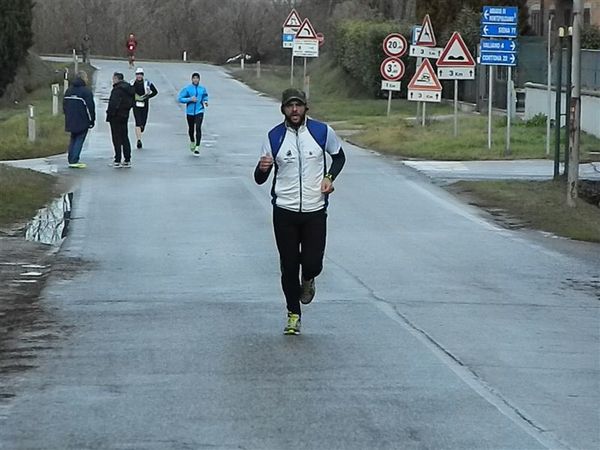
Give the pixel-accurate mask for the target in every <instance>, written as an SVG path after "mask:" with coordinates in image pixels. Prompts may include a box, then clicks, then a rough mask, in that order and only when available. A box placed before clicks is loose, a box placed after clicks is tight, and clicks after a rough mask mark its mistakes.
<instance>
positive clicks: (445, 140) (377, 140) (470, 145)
mask: <svg viewBox="0 0 600 450" xmlns="http://www.w3.org/2000/svg"><path fill="white" fill-rule="evenodd" d="M371 125H372V126H369V127H365V129H364V130H363V131H362V132H361V133H359V134H357V135H356V136H353V137H352V140H353V141H354V142H356V143H357V144H359V145H361V146H364V147H368V148H372V149H375V150H378V151H381V152H385V153H390V154H394V155H398V156H403V157H408V158H423V159H437V160H459V161H461V160H492V159H496V160H497V159H527V158H533V159H543V158H546V152H545V148H546V146H545V139H546V128H545V127H542V126H530V125H527V124H526V123H525V122H523V121H520V120H517V121H516V122H515V123H513V124H512V127H511V145H510V153H508V154H507V152H506V123H505V120H500V119H498V120H496V121H495V122H494V124H493V128H492V148H491V149H488V148H487V118H486V117H482V116H473V115H468V116H467V115H463V116H460V117H459V121H458V136H456V137H455V136H454V122H453V120H440V121H436V120H434V121H432V122H431V123H429V124H428V125H427V126H425V127H421V125H420V124H415V123H414V122H413V121H410V122H409V121H396V122H394V123H386V122H385V121H378V123H373V124H371ZM581 138H582V145H581V153H580V155H581V159H583V160H586V159H590V153H589V152H590V151H597V150H598V149H599V148H600V140H599V139H598V138H596V137H594V136H592V135H589V134H586V133H582V136H581ZM562 148H564V147H562V146H561V151H562ZM551 149H552V151H551V154H550V156H549V157H550V158H552V157H553V152H554V143H552V145H551Z"/></svg>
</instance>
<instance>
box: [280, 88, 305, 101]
mask: <svg viewBox="0 0 600 450" xmlns="http://www.w3.org/2000/svg"><path fill="white" fill-rule="evenodd" d="M292 100H297V101H299V102H300V103H303V104H304V105H306V93H305V92H304V91H302V90H300V89H296V88H289V89H286V90H285V91H283V94H281V104H282V105H287V104H288V103H290V102H291V101H292Z"/></svg>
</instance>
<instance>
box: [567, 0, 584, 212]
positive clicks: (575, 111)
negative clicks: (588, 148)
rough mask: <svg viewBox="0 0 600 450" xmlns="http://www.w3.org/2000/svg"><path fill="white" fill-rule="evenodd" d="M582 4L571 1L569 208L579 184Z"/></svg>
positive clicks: (574, 203)
mask: <svg viewBox="0 0 600 450" xmlns="http://www.w3.org/2000/svg"><path fill="white" fill-rule="evenodd" d="M582 3H583V0H573V65H572V67H571V81H572V83H573V92H572V95H571V104H570V105H569V114H570V115H571V120H570V121H569V172H568V174H567V205H568V206H570V207H571V208H574V207H575V206H576V202H575V201H576V199H577V197H578V192H577V190H578V189H577V188H578V186H577V185H578V183H579V139H580V136H581V135H580V130H579V126H580V120H581V101H580V96H581V28H582V19H583V17H582V10H583V8H582Z"/></svg>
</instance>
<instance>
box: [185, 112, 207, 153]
mask: <svg viewBox="0 0 600 450" xmlns="http://www.w3.org/2000/svg"><path fill="white" fill-rule="evenodd" d="M186 117H187V123H188V135H189V137H190V142H196V146H198V145H200V140H201V139H202V120H203V119H204V113H200V114H196V115H195V116H191V115H189V114H188V115H186ZM194 128H195V131H196V137H195V139H194Z"/></svg>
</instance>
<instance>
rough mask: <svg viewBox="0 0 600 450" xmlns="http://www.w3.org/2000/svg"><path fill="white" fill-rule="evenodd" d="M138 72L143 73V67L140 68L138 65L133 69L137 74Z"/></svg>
mask: <svg viewBox="0 0 600 450" xmlns="http://www.w3.org/2000/svg"><path fill="white" fill-rule="evenodd" d="M138 73H141V74H142V75H143V74H144V69H142V68H141V67H138V68H137V69H135V74H136V75H137V74H138Z"/></svg>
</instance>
